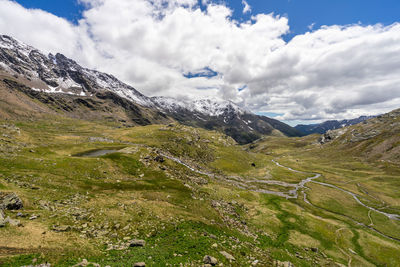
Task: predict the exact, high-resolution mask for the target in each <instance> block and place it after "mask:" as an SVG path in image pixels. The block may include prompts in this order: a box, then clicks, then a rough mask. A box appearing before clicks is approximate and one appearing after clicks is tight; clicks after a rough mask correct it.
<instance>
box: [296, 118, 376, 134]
mask: <svg viewBox="0 0 400 267" xmlns="http://www.w3.org/2000/svg"><path fill="white" fill-rule="evenodd" d="M374 117H375V116H361V117H358V118H356V119H351V120H341V121H337V120H330V121H325V122H322V123H318V124H309V125H304V124H299V125H296V126H295V127H294V128H296V129H297V130H298V131H300V132H301V133H302V134H303V135H310V134H324V133H326V132H327V131H329V130H335V129H340V128H343V127H346V126H350V125H355V124H358V123H360V122H363V121H365V120H368V119H371V118H374Z"/></svg>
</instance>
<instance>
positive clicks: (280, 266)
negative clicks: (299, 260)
mask: <svg viewBox="0 0 400 267" xmlns="http://www.w3.org/2000/svg"><path fill="white" fill-rule="evenodd" d="M273 266H276V267H294V265H293V263H291V262H290V261H278V260H276V261H274V265H273Z"/></svg>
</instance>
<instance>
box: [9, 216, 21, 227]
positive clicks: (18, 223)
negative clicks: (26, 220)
mask: <svg viewBox="0 0 400 267" xmlns="http://www.w3.org/2000/svg"><path fill="white" fill-rule="evenodd" d="M5 222H6V223H9V224H10V225H11V226H21V225H22V224H21V222H20V221H19V220H14V219H11V218H10V217H7V218H6V219H5Z"/></svg>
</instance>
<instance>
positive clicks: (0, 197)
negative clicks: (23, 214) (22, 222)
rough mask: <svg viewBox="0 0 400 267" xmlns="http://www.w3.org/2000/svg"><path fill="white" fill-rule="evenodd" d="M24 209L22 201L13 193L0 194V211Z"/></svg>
mask: <svg viewBox="0 0 400 267" xmlns="http://www.w3.org/2000/svg"><path fill="white" fill-rule="evenodd" d="M23 207H24V205H23V204H22V200H21V199H20V198H19V197H18V196H17V194H15V193H0V209H7V210H20V209H22V208H23Z"/></svg>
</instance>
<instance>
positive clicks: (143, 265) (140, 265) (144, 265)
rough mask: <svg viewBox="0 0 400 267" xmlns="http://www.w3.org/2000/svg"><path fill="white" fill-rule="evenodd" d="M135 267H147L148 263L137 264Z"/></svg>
mask: <svg viewBox="0 0 400 267" xmlns="http://www.w3.org/2000/svg"><path fill="white" fill-rule="evenodd" d="M133 267H146V263H144V262H136V263H135V264H134V265H133Z"/></svg>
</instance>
